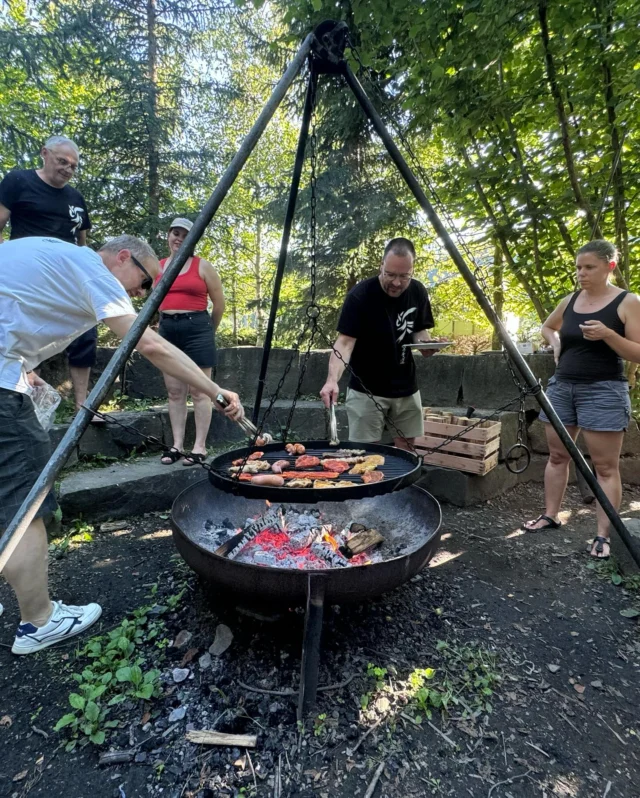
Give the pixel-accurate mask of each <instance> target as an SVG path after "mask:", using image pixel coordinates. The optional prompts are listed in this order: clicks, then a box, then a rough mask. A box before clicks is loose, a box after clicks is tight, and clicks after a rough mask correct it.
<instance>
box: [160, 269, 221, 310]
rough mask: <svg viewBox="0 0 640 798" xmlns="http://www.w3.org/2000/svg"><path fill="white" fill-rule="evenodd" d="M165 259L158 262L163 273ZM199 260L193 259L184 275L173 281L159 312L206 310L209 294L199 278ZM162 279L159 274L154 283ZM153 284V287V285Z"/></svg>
mask: <svg viewBox="0 0 640 798" xmlns="http://www.w3.org/2000/svg"><path fill="white" fill-rule="evenodd" d="M166 262H167V258H163V259H162V260H161V261H160V266H161V267H162V269H163V271H164V265H165V263H166ZM199 269H200V258H196V257H193V258H192V259H191V265H190V266H189V268H188V270H187V272H186V273H185V274H179V275H178V276H177V277H176V279H175V280H174V281H173V285H172V286H171V288H170V289H169V293H168V294H167V295H166V297H165V298H164V299H163V300H162V303H161V305H160V310H191V311H197V310H206V309H207V299H208V296H209V293H208V291H207V284H206V283H205V281H204V280H203V279H202V277H200V274H199ZM160 277H162V274H159V275H158V277H157V279H156V281H155V283H157V282H158V281H159V280H160ZM155 283H154V285H155Z"/></svg>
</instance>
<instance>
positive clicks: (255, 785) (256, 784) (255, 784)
mask: <svg viewBox="0 0 640 798" xmlns="http://www.w3.org/2000/svg"><path fill="white" fill-rule="evenodd" d="M247 760H248V762H249V767H250V768H251V775H252V776H253V787H254V789H255V791H256V793H257V792H258V782H257V781H256V772H255V770H254V769H253V762H252V761H251V754H250V753H249V749H248V748H247Z"/></svg>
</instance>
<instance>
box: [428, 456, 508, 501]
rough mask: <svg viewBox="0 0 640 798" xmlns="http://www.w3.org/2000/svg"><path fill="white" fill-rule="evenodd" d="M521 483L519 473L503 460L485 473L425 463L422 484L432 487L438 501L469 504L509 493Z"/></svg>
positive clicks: (432, 492)
mask: <svg viewBox="0 0 640 798" xmlns="http://www.w3.org/2000/svg"><path fill="white" fill-rule="evenodd" d="M517 483H518V477H517V475H516V474H512V473H511V472H509V471H507V469H506V467H505V466H504V465H503V464H500V465H498V466H496V468H494V469H493V470H492V471H489V473H488V474H485V475H484V476H482V477H479V476H475V475H474V474H466V473H464V472H462V471H453V470H451V469H448V468H439V467H438V466H425V467H424V473H423V476H422V477H421V478H420V480H419V481H418V485H420V486H421V487H423V488H425V490H428V491H429V493H431V494H432V495H433V496H435V498H436V499H438V501H442V502H446V503H448V504H455V505H456V506H458V507H467V506H468V505H470V504H479V503H480V502H484V501H487V500H488V499H493V498H494V497H495V496H500V495H502V494H503V493H506V492H507V491H508V490H511V488H513V487H515V485H517Z"/></svg>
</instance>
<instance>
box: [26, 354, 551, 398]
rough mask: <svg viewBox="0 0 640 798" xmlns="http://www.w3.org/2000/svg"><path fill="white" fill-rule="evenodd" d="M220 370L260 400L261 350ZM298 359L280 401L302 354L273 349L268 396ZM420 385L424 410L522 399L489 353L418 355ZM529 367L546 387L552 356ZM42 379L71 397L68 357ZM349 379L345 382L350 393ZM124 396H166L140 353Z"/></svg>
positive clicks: (287, 394) (311, 379)
mask: <svg viewBox="0 0 640 798" xmlns="http://www.w3.org/2000/svg"><path fill="white" fill-rule="evenodd" d="M113 351H114V350H112V349H105V348H101V349H99V350H98V363H97V366H96V368H95V369H94V370H93V375H92V377H93V380H94V381H95V380H96V379H97V378H98V377H99V376H100V374H101V373H102V371H103V369H104V368H105V366H106V364H107V363H108V361H109V358H110V357H111V355H112V354H113ZM329 354H330V352H329V350H314V351H313V352H312V353H311V356H310V358H309V361H308V363H307V368H306V371H305V375H304V379H303V382H302V394H303V395H304V396H306V397H308V398H312V397H317V396H318V393H319V391H320V389H321V388H322V386H323V384H324V382H325V379H326V377H327V367H328V363H329ZM218 355H219V362H218V369H217V377H216V379H217V380H218V382H219V383H220V384H221V385H223V386H224V387H225V388H230V389H232V390H235V391H237V392H238V393H239V394H240V396H241V397H242V398H243V400H244V402H245V403H247V404H250V403H251V402H252V399H253V397H254V396H255V392H256V386H257V381H258V374H259V372H260V361H261V358H262V349H261V348H260V347H255V346H241V347H234V348H231V349H220V350H219V352H218ZM291 359H293V365H292V368H291V370H290V371H289V373H288V375H287V377H286V379H285V382H284V385H283V386H282V390H281V392H280V398H281V399H291V398H292V397H293V395H294V393H295V390H296V386H297V384H298V378H299V369H300V355H299V353H296V352H294V351H293V350H291V349H274V350H273V351H272V352H271V357H270V359H269V369H268V373H267V384H266V391H267V393H268V394H270V393H273V392H274V391H275V389H276V387H277V384H278V381H279V379H280V377H281V376H282V374H283V372H284V370H285V367H286V365H287V364H288V363H289V361H290V360H291ZM415 360H416V368H417V375H418V384H419V387H420V391H421V394H422V403H423V405H431V406H434V407H446V406H457V407H466V406H467V405H474V406H475V407H491V408H497V407H501V406H502V405H504V404H505V403H506V402H507V401H508V400H509V399H512V398H514V397H516V396H517V389H516V387H515V385H514V384H513V382H512V380H511V376H510V373H509V370H508V368H507V366H506V363H505V360H504V358H503V357H502V355H501V354H500V353H492V352H488V353H485V354H480V355H446V354H438V355H435V356H434V357H430V358H423V357H422V356H420V355H415ZM527 360H528V362H529V366H530V367H531V369H532V370H533V372H534V374H535V375H536V376H537V377H539V378H540V379H541V380H542V382H543V384H544V385H546V383H547V380H548V379H549V377H550V376H551V374H552V373H553V358H552V356H551V355H529V356H528V357H527ZM41 373H42V376H43V378H44V379H45V380H46V381H47V382H49V383H50V384H51V385H53V386H54V388H56V389H58V390H61V391H62V392H63V393H64V394H65V395H68V394H69V391H70V381H69V373H68V367H67V362H66V357H65V356H64V355H58V356H57V357H55V358H52V359H51V360H49V361H47V362H46V363H45V364H43V366H42V372H41ZM347 382H348V377H347V376H344V377H343V379H342V381H341V389H342V390H346V386H347ZM125 393H126V394H127V395H128V396H131V397H134V398H152V399H155V398H158V397H163V396H165V395H166V390H165V387H164V381H163V379H162V374H161V373H160V372H159V371H158V369H156V368H155V367H154V366H152V365H151V363H149V362H148V361H147V360H145V359H144V358H143V357H141V356H140V355H139V354H138V353H134V355H133V357H132V359H131V361H130V363H129V365H128V367H127V369H126V377H125ZM527 407H529V408H531V409H533V408H537V404H536V402H535V399H533V398H532V397H528V399H527Z"/></svg>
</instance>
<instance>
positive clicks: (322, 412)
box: [263, 400, 348, 441]
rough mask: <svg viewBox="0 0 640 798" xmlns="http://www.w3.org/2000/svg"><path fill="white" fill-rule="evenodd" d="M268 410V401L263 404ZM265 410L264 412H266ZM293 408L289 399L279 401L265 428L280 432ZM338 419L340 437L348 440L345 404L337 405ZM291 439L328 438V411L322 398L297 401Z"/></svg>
mask: <svg viewBox="0 0 640 798" xmlns="http://www.w3.org/2000/svg"><path fill="white" fill-rule="evenodd" d="M263 408H264V410H266V403H264V404H263ZM264 410H263V412H264ZM290 410H291V402H290V401H288V400H282V401H280V400H279V401H277V402H276V403H275V405H274V406H273V409H272V411H271V413H270V415H269V418H268V420H267V423H266V425H265V430H268V431H269V432H271V433H272V434H273V433H274V432H275V433H279V432H280V431H281V430H282V429H283V428H285V427H286V424H287V420H288V418H289V412H290ZM336 421H337V422H338V435H339V437H341V438H343V439H344V440H347V437H348V424H347V411H346V410H345V408H344V405H338V406H337V407H336ZM289 437H290V439H294V438H296V439H300V440H310V441H312V440H326V438H327V411H326V409H325V406H324V405H323V404H322V402H321V401H320V400H318V401H317V402H314V401H311V400H307V401H300V402H297V403H296V409H295V411H294V414H293V419H292V423H291V433H290V436H289Z"/></svg>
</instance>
